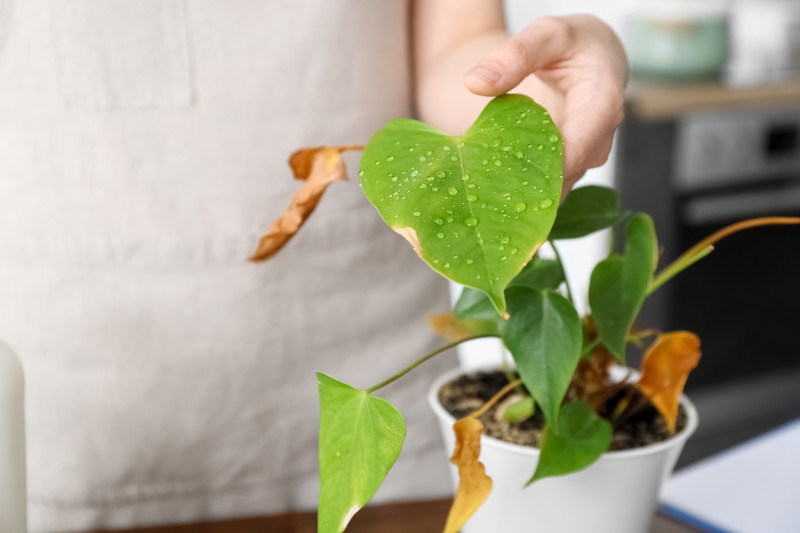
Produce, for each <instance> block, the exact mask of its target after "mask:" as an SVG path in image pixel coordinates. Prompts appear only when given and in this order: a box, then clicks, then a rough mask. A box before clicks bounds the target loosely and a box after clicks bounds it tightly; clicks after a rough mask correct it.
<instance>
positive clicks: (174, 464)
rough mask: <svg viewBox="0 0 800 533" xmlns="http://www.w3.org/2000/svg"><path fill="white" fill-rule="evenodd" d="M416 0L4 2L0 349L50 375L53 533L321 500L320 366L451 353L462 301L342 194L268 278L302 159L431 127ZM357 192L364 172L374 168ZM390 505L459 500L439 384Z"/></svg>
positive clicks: (36, 420) (376, 364) (33, 474)
mask: <svg viewBox="0 0 800 533" xmlns="http://www.w3.org/2000/svg"><path fill="white" fill-rule="evenodd" d="M406 7H407V6H406V5H405V2H401V1H399V0H380V1H377V0H360V1H359V0H336V1H332V0H325V1H323V0H318V1H298V0H283V1H278V0H272V1H265V0H186V1H183V0H66V1H65V0H0V337H2V338H4V339H5V340H6V341H7V342H8V343H9V344H11V345H12V346H14V348H15V349H16V350H17V351H18V352H19V354H20V357H21V359H22V360H23V364H24V366H25V370H26V372H27V384H28V411H27V413H28V438H29V441H28V446H29V452H28V458H29V490H30V505H31V507H30V523H31V531H33V532H43V531H75V530H81V529H93V528H101V527H126V526H133V525H143V524H151V523H162V522H180V521H195V520H202V519H212V518H221V517H228V516H239V515H259V514H269V513H277V512H282V511H286V510H294V509H308V508H311V507H313V506H315V504H316V498H317V487H318V479H317V452H316V438H317V424H318V407H317V392H316V381H315V377H314V371H316V370H320V371H324V372H326V373H329V374H330V375H332V376H334V377H336V378H339V379H341V380H344V381H347V382H349V383H352V384H353V385H355V386H369V385H371V384H374V383H376V382H377V381H379V380H381V379H383V378H385V377H386V376H388V375H389V374H391V373H392V372H394V371H395V370H398V369H400V368H402V367H403V366H405V364H406V363H407V362H409V361H410V360H412V359H413V358H415V357H417V356H418V355H421V354H423V353H425V352H426V351H428V350H429V349H430V348H432V347H434V346H437V345H439V344H440V343H439V341H437V340H435V339H434V338H433V335H432V334H431V333H430V332H429V331H428V328H427V326H426V324H425V316H426V314H428V313H432V312H440V311H442V310H444V309H445V308H446V306H447V295H446V286H445V284H444V283H442V280H440V279H439V278H438V277H437V276H436V275H435V274H433V273H432V272H430V271H429V270H428V269H427V268H426V267H425V266H424V265H423V264H422V263H421V262H420V261H419V260H418V259H417V258H416V257H415V255H414V253H413V252H412V250H411V248H410V247H409V246H408V245H407V244H406V243H405V241H403V240H402V239H401V238H399V237H397V236H395V235H394V234H393V233H392V232H391V231H390V230H389V229H388V228H386V227H385V226H384V225H383V223H382V222H381V221H380V219H379V217H378V215H377V213H376V212H375V210H374V209H373V208H372V207H371V206H370V205H369V204H368V202H367V201H366V200H365V198H364V197H363V194H362V193H361V190H360V189H359V188H358V186H357V183H356V181H351V182H350V183H336V184H334V185H333V187H332V190H331V191H330V193H329V195H328V196H327V197H326V198H325V199H324V200H323V202H322V203H321V205H320V207H319V209H318V211H317V213H316V214H315V215H314V216H313V217H312V219H311V221H310V223H309V224H308V226H307V227H306V228H305V230H304V231H303V232H302V233H301V235H300V236H299V238H298V239H297V240H296V241H295V242H292V243H291V244H290V245H289V246H288V247H287V248H286V249H285V250H284V251H283V252H282V253H281V254H279V256H278V257H277V258H275V259H273V260H272V261H270V262H268V263H266V264H260V265H254V264H250V263H247V262H246V258H247V257H248V255H249V254H250V253H251V252H252V251H253V247H254V246H255V244H256V242H257V239H258V237H259V236H260V234H261V233H262V232H263V231H264V230H265V229H266V228H267V227H268V226H269V224H270V223H271V221H272V220H273V219H274V218H275V217H277V216H278V215H279V214H280V212H281V211H282V209H283V207H284V206H285V205H286V204H287V203H288V201H289V198H290V197H291V195H292V194H293V192H294V191H295V190H296V188H297V186H298V184H297V182H294V180H292V179H291V176H290V172H289V170H288V168H287V166H286V159H287V156H288V154H289V153H291V152H292V151H293V150H294V149H295V148H297V147H300V146H308V145H317V144H322V143H352V142H365V141H366V140H367V139H368V138H369V136H370V135H371V134H372V133H373V132H375V131H376V130H377V129H378V128H380V127H381V126H382V125H383V124H384V123H385V122H386V121H387V120H389V119H391V118H395V117H401V116H407V115H408V114H409V112H410V107H409V99H410V98H409V95H410V88H409V75H408V72H409V69H408V54H407V50H408V43H407V20H406ZM348 163H349V165H350V168H349V170H350V175H351V176H355V173H356V172H355V171H356V169H357V157H350V158H349V159H348ZM453 364H455V361H454V359H453V357H452V356H450V357H449V358H445V359H443V360H441V361H435V362H432V363H429V364H428V366H427V368H426V370H427V372H426V371H425V370H422V371H421V372H420V371H418V372H416V373H415V375H416V377H413V378H412V379H411V380H409V381H405V382H403V383H401V384H397V385H394V386H392V387H390V388H389V389H387V391H386V394H385V396H386V397H387V398H389V399H390V400H392V401H394V402H395V403H396V404H397V405H398V406H399V407H400V408H401V410H402V411H403V412H404V413H405V414H406V415H407V421H408V426H409V428H408V435H409V437H408V442H407V445H406V448H405V449H404V451H403V454H402V456H401V458H400V460H399V462H398V464H397V465H396V467H395V470H394V472H393V473H392V474H390V477H389V479H388V480H387V484H386V485H385V487H384V488H383V489H382V490H381V491H380V493H379V497H378V500H383V501H386V500H398V499H419V498H427V497H433V496H440V495H442V494H444V493H445V492H446V491H447V485H448V480H447V471H446V462H445V460H444V459H445V457H444V454H443V452H442V451H441V448H440V446H439V439H438V435H437V430H436V428H435V422H434V420H433V416H432V415H431V414H429V413H428V411H427V407H426V406H425V405H424V390H425V389H426V387H427V384H428V383H429V382H430V381H431V379H432V377H433V375H434V374H435V373H436V372H438V369H441V368H442V367H443V366H448V365H453Z"/></svg>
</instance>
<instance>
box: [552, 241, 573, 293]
mask: <svg viewBox="0 0 800 533" xmlns="http://www.w3.org/2000/svg"><path fill="white" fill-rule="evenodd" d="M549 242H550V247H551V248H552V249H553V253H554V254H555V255H556V261H558V266H559V267H560V268H561V273H562V274H563V275H564V285H566V286H567V298H569V302H570V303H571V304H572V305H573V306H574V305H575V300H573V299H572V289H570V287H569V279H567V271H566V270H564V262H563V261H561V254H560V253H558V248H556V243H555V242H554V241H549Z"/></svg>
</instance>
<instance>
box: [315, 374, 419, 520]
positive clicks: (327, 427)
mask: <svg viewBox="0 0 800 533" xmlns="http://www.w3.org/2000/svg"><path fill="white" fill-rule="evenodd" d="M317 380H318V383H319V400H320V428H319V467H320V496H319V516H318V519H317V525H318V531H319V533H340V532H342V531H344V529H345V528H346V527H347V524H348V522H349V521H350V519H351V518H352V517H353V515H354V514H355V513H356V512H357V511H358V510H359V509H361V507H363V506H364V505H365V504H366V503H367V501H369V499H370V498H371V497H372V495H373V494H375V491H377V490H378V487H379V486H380V484H381V482H382V481H383V479H384V478H385V477H386V474H387V473H388V472H389V469H390V468H391V467H392V465H393V464H394V462H395V460H396V459H397V456H398V455H400V450H401V448H402V447H403V440H404V439H405V434H406V426H405V422H404V421H403V417H402V416H401V415H400V413H399V412H398V411H397V409H395V408H394V407H393V406H392V405H391V404H390V403H389V402H387V401H386V400H383V399H381V398H375V397H373V396H370V395H369V394H367V392H366V391H363V390H359V389H354V388H353V387H350V386H348V385H345V384H344V383H340V382H339V381H336V380H335V379H332V378H330V377H328V376H326V375H324V374H321V373H317Z"/></svg>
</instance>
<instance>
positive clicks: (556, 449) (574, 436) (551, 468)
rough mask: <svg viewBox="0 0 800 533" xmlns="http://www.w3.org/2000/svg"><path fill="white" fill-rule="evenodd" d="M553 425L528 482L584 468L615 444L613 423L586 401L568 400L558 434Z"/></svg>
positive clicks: (563, 409) (562, 411) (543, 441)
mask: <svg viewBox="0 0 800 533" xmlns="http://www.w3.org/2000/svg"><path fill="white" fill-rule="evenodd" d="M551 427H552V425H551V424H548V426H547V427H545V430H544V432H543V433H542V440H541V443H540V445H539V448H540V449H541V454H540V455H539V462H538V463H537V464H536V472H535V473H534V474H533V477H532V478H531V480H530V481H528V485H530V484H531V483H533V482H534V481H536V480H537V479H542V478H544V477H549V476H563V475H565V474H571V473H573V472H577V471H578V470H583V469H584V468H586V467H587V466H589V465H591V464H592V463H594V462H595V461H596V460H597V459H598V458H599V457H600V456H601V455H603V454H604V453H605V452H606V451H607V450H608V447H609V446H610V445H611V436H612V430H611V424H609V422H608V420H605V419H603V418H600V417H599V416H597V414H596V413H595V412H594V411H593V410H592V408H591V407H589V406H588V405H587V404H585V403H583V402H572V403H568V404H566V405H565V406H564V407H563V408H562V409H561V418H560V420H559V422H558V427H559V431H558V433H557V434H556V432H555V431H551Z"/></svg>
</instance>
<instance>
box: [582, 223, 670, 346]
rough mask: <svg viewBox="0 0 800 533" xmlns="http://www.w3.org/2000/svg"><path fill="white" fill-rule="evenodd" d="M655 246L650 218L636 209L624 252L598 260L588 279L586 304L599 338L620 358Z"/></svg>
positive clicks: (653, 266)
mask: <svg viewBox="0 0 800 533" xmlns="http://www.w3.org/2000/svg"><path fill="white" fill-rule="evenodd" d="M657 260H658V250H657V243H656V233H655V229H654V227H653V220H652V219H651V218H650V217H649V216H648V215H645V214H643V213H637V214H636V215H634V216H633V217H632V218H631V219H630V221H629V222H628V226H627V228H626V232H625V253H624V254H622V255H619V254H614V255H612V256H610V257H608V258H606V259H604V260H602V261H600V262H599V263H598V264H597V265H596V266H595V268H594V270H593V271H592V277H591V281H590V283H589V305H590V306H591V309H592V317H593V318H594V322H595V325H596V326H597V331H598V334H599V338H600V340H601V342H602V343H603V344H604V345H605V346H606V347H607V348H608V349H609V351H611V353H613V354H614V356H615V357H617V358H618V359H620V360H622V361H624V359H625V342H626V336H627V334H628V331H630V329H631V326H633V322H634V321H635V320H636V316H637V315H638V314H639V309H641V307H642V302H644V299H645V296H646V295H647V292H648V290H649V287H650V283H651V281H652V280H653V274H654V273H655V269H656V263H657Z"/></svg>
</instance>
